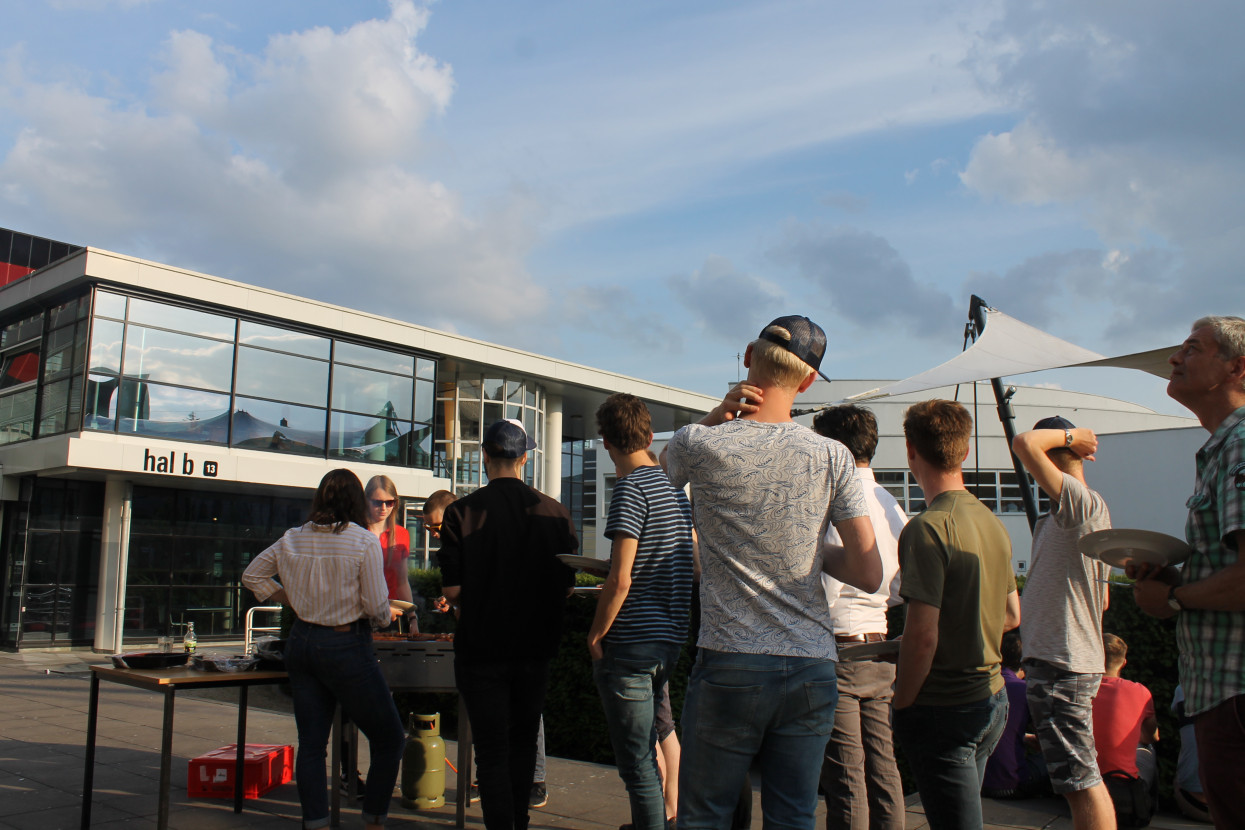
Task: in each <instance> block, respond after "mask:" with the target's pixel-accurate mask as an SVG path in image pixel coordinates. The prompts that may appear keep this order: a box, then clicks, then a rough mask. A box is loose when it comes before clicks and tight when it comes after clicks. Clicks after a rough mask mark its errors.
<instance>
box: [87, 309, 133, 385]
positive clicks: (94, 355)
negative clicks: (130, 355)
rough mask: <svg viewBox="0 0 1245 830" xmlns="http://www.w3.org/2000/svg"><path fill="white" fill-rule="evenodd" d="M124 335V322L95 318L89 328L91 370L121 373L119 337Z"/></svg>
mask: <svg viewBox="0 0 1245 830" xmlns="http://www.w3.org/2000/svg"><path fill="white" fill-rule="evenodd" d="M124 336H125V325H124V324H122V323H114V322H113V321H112V320H98V319H97V320H95V324H94V325H93V326H92V329H91V357H90V366H91V371H93V372H104V373H106V374H110V375H114V376H115V375H118V374H120V373H121V338H122V337H124Z"/></svg>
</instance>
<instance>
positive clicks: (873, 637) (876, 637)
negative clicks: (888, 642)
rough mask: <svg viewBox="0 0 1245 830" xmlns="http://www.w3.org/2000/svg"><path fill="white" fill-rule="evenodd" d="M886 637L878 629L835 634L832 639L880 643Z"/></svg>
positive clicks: (847, 641)
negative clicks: (858, 632)
mask: <svg viewBox="0 0 1245 830" xmlns="http://www.w3.org/2000/svg"><path fill="white" fill-rule="evenodd" d="M885 639H886V634H885V633H883V632H878V631H870V632H869V633H868V634H835V635H834V641H835V642H836V643H845V644H846V643H880V642H882V641H883V640H885Z"/></svg>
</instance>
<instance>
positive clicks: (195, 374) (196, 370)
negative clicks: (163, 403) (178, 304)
mask: <svg viewBox="0 0 1245 830" xmlns="http://www.w3.org/2000/svg"><path fill="white" fill-rule="evenodd" d="M125 374H126V375H127V376H128V377H137V378H140V379H142V380H150V381H159V382H162V383H176V384H178V385H180V386H196V387H199V388H201V389H218V390H220V391H222V392H228V391H229V383H230V380H231V379H232V377H233V344H232V343H221V342H218V341H215V340H206V339H204V338H202V337H193V336H190V335H186V334H174V333H173V332H171V331H161V330H159V329H149V328H144V327H142V326H130V329H129V332H128V333H127V335H126V338H125Z"/></svg>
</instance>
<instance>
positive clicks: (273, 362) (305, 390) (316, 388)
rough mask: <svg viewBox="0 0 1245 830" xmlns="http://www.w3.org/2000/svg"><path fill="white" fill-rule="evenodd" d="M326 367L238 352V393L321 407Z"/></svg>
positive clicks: (319, 363)
mask: <svg viewBox="0 0 1245 830" xmlns="http://www.w3.org/2000/svg"><path fill="white" fill-rule="evenodd" d="M328 385H329V364H327V363H325V362H323V361H320V360H311V359H308V358H305V357H295V356H293V355H287V354H278V353H277V352H269V351H264V350H262V349H252V348H248V347H246V346H242V347H240V348H239V349H238V379H237V387H236V388H237V393H238V394H239V395H254V396H257V397H265V398H275V399H276V400H281V401H292V402H294V403H302V404H311V405H313V406H315V405H319V406H324V405H325V403H326V398H327V397H328Z"/></svg>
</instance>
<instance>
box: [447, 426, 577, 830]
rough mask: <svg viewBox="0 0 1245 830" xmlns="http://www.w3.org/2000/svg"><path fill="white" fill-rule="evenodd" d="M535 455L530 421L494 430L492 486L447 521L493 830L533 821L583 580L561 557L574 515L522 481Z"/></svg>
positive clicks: (569, 544)
mask: <svg viewBox="0 0 1245 830" xmlns="http://www.w3.org/2000/svg"><path fill="white" fill-rule="evenodd" d="M535 448H536V443H535V442H534V441H532V440H531V438H529V437H528V435H527V433H526V431H524V429H523V426H522V424H521V423H519V422H518V421H515V420H509V419H508V420H503V421H497V422H496V423H494V424H493V425H492V426H490V427H489V428H488V431H487V432H486V433H485V435H484V441H483V449H484V470H485V472H486V473H487V474H488V479H489V482H488V484H487V485H486V486H485V487H483V488H481V489H479V490H477V491H475V492H474V493H472V494H470V495H468V496H464V497H463V498H461V499H459V500H458V501H456V502H454V503H453V504H451V505H449V506H448V507H446V508H445V517H444V520H443V521H442V524H441V552H440V554H439V559H440V563H441V580H442V583H443V587H444V591H445V596H446V598H447V599H448V600H449V601H450V602H451V603H454V604H456V605H457V606H458V609H459V619H458V629H457V632H456V633H455V635H454V676H455V680H456V682H457V685H458V691H459V694H461V695H462V698H463V703H464V704H465V705H466V707H467V716H468V717H469V718H470V720H471V729H472V734H473V736H474V744H475V749H476V761H477V768H478V780H479V782H480V798H481V801H482V805H481V806H482V807H483V812H484V826H485V827H486V828H487V830H510V829H511V828H514V830H525V828H526V827H527V825H528V815H527V808H528V797H529V795H530V791H531V787H532V776H533V771H534V769H535V765H536V732H537V729H538V727H539V724H540V714H541V710H542V709H543V708H544V702H545V690H546V687H547V686H548V680H549V661H550V660H551V659H552V658H553V657H554V655H555V654H557V650H558V644H559V642H560V641H561V638H562V614H563V610H564V608H565V605H566V598H567V596H568V595H569V594H570V589H571V588H573V587H574V584H575V573H574V571H572V570H571V569H570V568H568V567H567V566H566V565H563V564H562V563H561V562H560V561H558V559H557V555H558V554H560V553H575V551H576V550H577V549H578V547H579V545H578V541H577V540H576V537H575V527H574V524H573V523H572V522H571V516H570V513H569V512H568V511H567V509H566V508H565V507H563V506H562V505H561V504H559V503H558V502H556V501H554V500H553V499H551V498H549V497H548V496H546V495H544V494H543V493H540V492H538V491H536V490H534V489H533V488H531V487H529V486H528V485H527V484H525V483H524V482H523V480H522V478H521V476H522V474H523V465H524V463H525V462H526V461H527V453H528V451H530V450H533V449H535Z"/></svg>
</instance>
